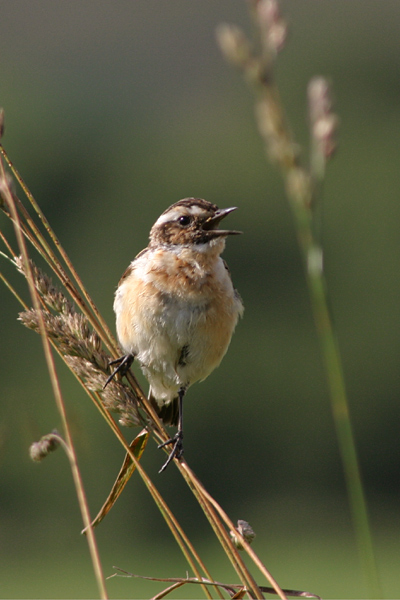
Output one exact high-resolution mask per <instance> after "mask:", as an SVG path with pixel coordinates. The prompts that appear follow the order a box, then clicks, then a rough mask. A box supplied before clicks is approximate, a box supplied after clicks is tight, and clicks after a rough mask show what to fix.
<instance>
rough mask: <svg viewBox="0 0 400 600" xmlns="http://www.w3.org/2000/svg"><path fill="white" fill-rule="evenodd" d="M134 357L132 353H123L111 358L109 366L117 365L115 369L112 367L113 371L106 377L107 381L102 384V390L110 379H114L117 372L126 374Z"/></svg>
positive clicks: (122, 374)
mask: <svg viewBox="0 0 400 600" xmlns="http://www.w3.org/2000/svg"><path fill="white" fill-rule="evenodd" d="M134 358H135V357H134V356H133V355H132V354H125V355H124V356H121V357H120V358H116V359H115V360H112V361H111V362H110V363H109V365H110V366H111V365H118V366H117V368H116V369H114V371H113V372H112V373H111V375H110V376H109V377H108V378H107V381H106V382H105V384H104V387H103V390H105V389H106V387H107V386H108V384H109V383H110V381H112V380H113V379H114V377H115V376H116V374H117V373H121V376H122V377H123V376H124V375H126V373H127V372H128V369H129V367H130V366H131V364H132V363H133V359H134Z"/></svg>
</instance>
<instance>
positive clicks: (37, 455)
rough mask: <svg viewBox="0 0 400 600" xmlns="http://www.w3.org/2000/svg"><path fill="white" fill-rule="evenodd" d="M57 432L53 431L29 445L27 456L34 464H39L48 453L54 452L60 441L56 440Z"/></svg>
mask: <svg viewBox="0 0 400 600" xmlns="http://www.w3.org/2000/svg"><path fill="white" fill-rule="evenodd" d="M58 435H59V434H58V432H57V430H56V429H55V430H54V431H53V432H52V433H49V434H48V435H44V436H43V437H42V438H40V440H39V441H38V442H34V443H33V444H31V446H30V448H29V456H30V457H31V459H32V460H33V461H34V462H40V461H42V460H43V459H44V458H46V456H48V455H49V454H50V452H54V450H57V448H58V447H59V445H60V440H59V439H58Z"/></svg>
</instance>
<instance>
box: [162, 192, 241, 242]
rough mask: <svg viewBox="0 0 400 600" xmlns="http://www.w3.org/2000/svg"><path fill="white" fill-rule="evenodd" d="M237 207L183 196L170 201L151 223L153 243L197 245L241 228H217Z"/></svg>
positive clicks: (235, 233) (224, 236) (234, 233)
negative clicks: (222, 205)
mask: <svg viewBox="0 0 400 600" xmlns="http://www.w3.org/2000/svg"><path fill="white" fill-rule="evenodd" d="M234 210H236V207H231V208H218V206H216V205H215V204H211V202H207V200H202V199H201V198H185V199H184V200H179V202H176V203H175V204H172V206H170V207H169V208H167V210H165V211H164V212H163V213H162V215H161V216H160V217H159V218H158V219H157V221H156V222H155V223H154V225H153V227H152V228H151V231H150V243H151V244H152V245H158V244H162V245H172V246H192V245H195V246H198V247H199V246H200V245H202V244H203V245H208V244H209V243H210V242H211V243H212V242H214V240H218V239H221V240H222V239H224V238H226V236H228V235H238V234H240V233H241V231H234V230H232V229H219V228H218V226H219V224H220V222H221V221H222V219H224V218H225V217H226V216H227V215H229V213H231V212H232V211H234Z"/></svg>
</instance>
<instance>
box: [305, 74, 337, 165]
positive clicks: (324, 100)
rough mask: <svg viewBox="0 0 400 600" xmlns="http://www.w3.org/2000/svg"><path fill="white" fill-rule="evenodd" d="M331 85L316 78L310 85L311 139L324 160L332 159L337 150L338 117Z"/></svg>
mask: <svg viewBox="0 0 400 600" xmlns="http://www.w3.org/2000/svg"><path fill="white" fill-rule="evenodd" d="M332 104H333V103H332V97H331V91H330V86H329V83H328V81H327V80H326V79H324V78H323V77H314V79H312V80H311V81H310V83H309V84H308V106H309V114H310V124H311V137H312V140H313V142H314V144H315V147H316V151H317V152H318V153H319V154H320V155H321V157H322V160H326V159H328V158H331V156H332V155H333V153H334V152H335V150H336V147H337V142H336V132H337V128H338V124H339V119H338V117H337V116H336V115H335V114H334V113H333V112H332Z"/></svg>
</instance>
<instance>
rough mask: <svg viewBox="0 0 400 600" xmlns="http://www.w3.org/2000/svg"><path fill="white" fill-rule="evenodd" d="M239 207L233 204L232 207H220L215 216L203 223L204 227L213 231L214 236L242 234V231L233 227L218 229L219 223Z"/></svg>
mask: <svg viewBox="0 0 400 600" xmlns="http://www.w3.org/2000/svg"><path fill="white" fill-rule="evenodd" d="M236 209H237V206H232V207H231V208H220V209H218V210H217V212H216V213H215V215H214V216H213V217H210V218H209V219H207V221H206V222H205V223H204V224H203V229H205V230H206V231H212V232H213V237H214V235H215V236H220V235H221V236H223V235H240V234H241V233H242V231H234V230H233V229H217V227H218V225H219V224H220V222H221V221H222V219H224V218H225V217H226V216H227V215H229V213H231V212H233V211H234V210H236Z"/></svg>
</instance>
